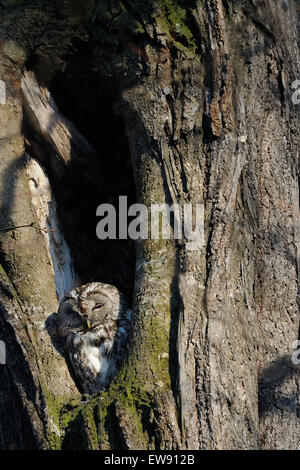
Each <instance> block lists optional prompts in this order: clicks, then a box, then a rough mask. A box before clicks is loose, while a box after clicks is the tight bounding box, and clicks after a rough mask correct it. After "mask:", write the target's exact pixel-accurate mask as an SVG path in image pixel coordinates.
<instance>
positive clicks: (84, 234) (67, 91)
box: [24, 45, 136, 301]
mask: <svg viewBox="0 0 300 470" xmlns="http://www.w3.org/2000/svg"><path fill="white" fill-rule="evenodd" d="M91 62H92V61H91V59H90V54H89V46H88V45H86V46H84V47H81V48H79V50H78V51H77V53H76V54H75V55H74V54H73V55H72V56H70V57H69V58H67V60H66V67H65V69H64V70H63V71H61V72H59V73H57V74H56V75H55V77H54V78H52V80H51V82H50V86H49V89H50V92H51V94H52V96H53V98H54V100H55V102H56V104H57V106H58V108H59V111H60V113H61V114H62V115H63V116H64V117H66V118H67V119H68V120H69V121H71V122H72V123H73V124H74V125H75V126H76V128H77V130H78V131H79V132H80V133H81V134H82V135H83V136H84V137H85V138H86V139H87V140H88V142H89V143H90V144H92V145H93V147H94V149H95V150H96V154H97V158H96V162H95V164H93V165H89V164H88V163H87V162H85V161H84V159H83V161H81V162H74V164H72V170H70V172H66V174H65V175H64V176H63V177H62V178H60V179H59V178H57V176H56V177H55V178H53V175H52V179H51V170H50V171H49V172H50V175H49V176H50V179H51V184H52V187H53V188H54V195H55V198H56V201H57V204H58V209H59V215H60V219H61V222H62V226H63V229H64V234H65V237H66V239H67V242H68V244H69V247H70V249H71V252H72V256H73V260H74V265H75V268H76V271H77V273H78V274H79V276H80V280H81V283H82V284H84V283H88V282H94V281H100V282H106V283H109V284H113V285H115V286H116V287H118V288H119V289H120V290H121V291H122V292H124V294H125V295H126V296H127V298H128V300H129V301H131V300H132V294H133V287H134V274H135V244H134V242H133V241H132V240H130V239H127V240H118V239H117V240H109V239H107V240H99V239H98V238H97V236H96V225H97V223H98V222H99V221H100V218H99V217H96V209H97V207H98V206H99V205H100V204H103V203H110V204H112V205H114V206H115V208H116V211H117V220H118V206H119V196H127V197H128V207H129V206H130V205H131V204H134V203H135V202H136V193H135V183H134V176H133V165H132V160H131V156H130V151H129V144H128V140H127V136H126V133H125V127H124V123H123V121H122V118H121V117H120V116H118V115H117V114H116V113H115V111H114V103H115V96H114V92H113V91H112V87H111V84H110V83H107V82H105V81H104V80H103V79H101V77H99V74H98V73H97V72H95V71H94V70H93V64H92V63H91ZM28 66H29V67H30V69H32V70H34V71H35V73H36V76H37V78H38V80H39V82H40V83H41V82H42V81H43V80H45V77H47V74H48V71H47V70H44V69H43V68H41V66H40V64H39V66H38V67H37V66H36V64H35V61H34V59H31V60H30V62H29V63H28ZM24 129H25V134H27V139H28V140H29V141H30V139H34V138H35V136H34V135H33V134H32V130H31V129H29V128H28V127H27V128H26V123H25V126H24ZM46 166H47V165H46ZM46 169H47V170H48V168H46ZM49 172H48V173H49ZM117 237H118V230H117Z"/></svg>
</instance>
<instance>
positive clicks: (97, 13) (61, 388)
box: [0, 0, 300, 450]
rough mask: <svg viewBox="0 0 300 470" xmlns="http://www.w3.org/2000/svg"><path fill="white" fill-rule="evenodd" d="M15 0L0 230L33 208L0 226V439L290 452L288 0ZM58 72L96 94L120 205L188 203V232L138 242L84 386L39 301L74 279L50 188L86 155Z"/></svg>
mask: <svg viewBox="0 0 300 470" xmlns="http://www.w3.org/2000/svg"><path fill="white" fill-rule="evenodd" d="M31 3H32V5H28V2H14V1H7V2H6V1H2V2H1V3H0V12H1V20H0V33H1V42H0V79H1V80H3V81H4V83H5V85H6V103H5V104H4V105H0V139H1V141H0V178H1V186H0V187H1V196H0V197H1V199H0V200H1V211H0V229H5V228H13V227H16V226H19V225H23V224H28V225H30V224H31V223H32V222H33V221H35V222H36V223H35V224H33V225H31V226H28V227H25V228H22V229H13V230H7V231H6V232H1V234H0V237H1V238H0V243H1V245H0V261H1V271H0V325H1V330H0V339H1V340H3V341H5V343H6V347H7V363H6V365H2V366H1V365H0V378H1V380H0V447H1V448H14V449H16V448H22V449H25V448H26V449H28V448H34V449H38V448H42V449H53V448H57V449H70V448H71V449H74V448H87V449H120V448H122V449H132V450H137V449H189V450H197V449H297V448H299V439H300V422H299V369H298V368H297V367H296V366H295V365H294V364H293V363H292V360H291V355H292V353H293V346H292V345H293V343H294V342H295V341H296V340H297V339H298V331H299V307H298V273H299V255H298V250H299V243H300V240H299V184H298V174H299V173H298V144H299V131H298V129H299V105H295V104H294V103H293V100H292V94H293V92H294V90H293V87H292V84H293V82H294V81H295V80H297V79H299V77H298V75H297V74H298V73H299V50H298V43H299V41H298V36H297V34H298V31H297V15H299V8H298V9H297V5H296V2H294V1H293V0H285V1H282V2H278V1H275V0H251V1H247V2H246V1H245V2H244V1H231V2H229V1H226V0H224V1H221V0H203V1H200V0H189V1H181V0H173V1H169V0H166V1H155V2H154V1H153V2H143V1H139V2H138V1H135V0H126V1H123V2H120V3H119V2H118V1H110V0H107V2H101V1H99V2H97V1H90V2H84V3H85V4H84V5H83V3H81V2H76V8H75V7H74V5H73V3H72V2H68V1H65V2H62V3H59V4H58V2H53V1H51V2H44V3H43V7H42V6H41V2H39V1H33V2H31ZM45 3H46V6H45ZM72 5H73V6H72ZM58 9H59V14H58ZM37 19H38V21H37ZM58 43H59V44H60V45H61V47H59V48H58V47H57V44H58ZM84 45H87V46H84ZM75 46H76V47H78V50H77V51H76V48H75ZM84 47H87V50H88V51H89V55H88V56H85V54H84V53H82V50H83V51H86V49H84ZM78 51H79V52H78ZM76 54H77V55H76ZM80 54H82V55H81V56H80ZM74 56H75V59H74ZM79 56H80V57H79ZM76 57H79V59H78V60H79V62H78V63H79V64H80V67H78V68H76V65H74V64H78V63H77V62H76V60H77V59H76ZM51 58H52V59H51ZM27 70H29V71H30V72H29V73H28V72H27ZM70 71H71V83H72V80H73V75H72V74H74V83H75V81H76V80H77V78H76V73H77V75H78V77H81V76H83V77H84V79H86V77H93V78H92V80H94V81H95V83H96V84H98V83H99V87H103V88H105V90H107V93H108V95H109V96H110V98H109V99H110V100H111V102H110V106H111V110H113V114H114V116H116V117H114V119H116V121H113V122H117V119H118V120H121V121H122V126H124V135H125V136H126V142H127V145H128V147H129V153H130V159H131V162H132V163H131V164H132V166H133V169H134V182H135V191H136V195H135V196H136V201H137V202H138V203H143V204H145V205H146V206H147V207H150V206H151V204H162V203H168V204H174V203H178V204H181V205H183V204H185V203H192V204H194V205H195V204H197V203H198V204H199V203H200V204H204V206H205V243H204V246H203V247H202V248H199V249H198V250H189V245H188V243H187V240H185V239H183V240H175V241H172V240H140V241H138V242H137V243H136V267H135V280H134V295H133V307H134V326H133V334H132V338H131V341H130V344H129V346H128V351H127V355H126V359H125V361H124V364H123V367H122V369H121V371H120V372H119V374H118V376H117V378H116V379H115V380H114V382H113V383H112V385H111V386H110V388H109V390H108V391H107V392H99V394H97V395H96V396H94V397H91V399H89V400H88V401H87V402H86V401H85V400H83V401H82V400H81V394H80V392H79V390H78V388H77V386H76V383H75V381H74V377H73V374H72V370H71V369H70V368H69V365H68V363H67V361H66V359H65V356H64V351H63V346H62V345H61V344H60V343H59V341H58V339H57V338H56V335H55V324H54V323H55V322H54V320H53V318H54V316H53V315H52V314H53V313H54V312H56V311H57V308H58V300H59V299H60V298H61V295H62V294H63V293H64V291H66V290H67V289H68V288H71V287H73V286H74V285H76V284H78V283H80V282H83V280H84V279H85V276H86V271H85V269H86V268H84V269H83V267H82V266H81V261H80V258H79V257H78V246H77V245H76V240H74V238H76V235H75V236H73V238H72V236H71V235H68V231H67V229H66V220H67V225H68V226H69V229H71V230H72V229H75V227H77V226H76V225H75V223H74V217H75V215H76V214H77V213H76V214H75V209H74V213H72V214H71V215H70V214H69V215H68V210H69V206H68V205H67V204H69V202H68V201H67V197H68V198H69V199H70V201H71V202H72V201H74V199H72V198H73V197H75V194H74V191H73V192H72V191H68V187H67V189H66V184H67V185H68V184H71V183H72V182H73V181H74V179H75V181H77V179H76V178H78V175H80V174H82V175H83V176H82V180H83V181H84V182H82V186H80V185H79V188H78V191H79V192H80V193H81V195H82V196H83V195H84V192H85V190H86V188H87V187H88V186H90V185H93V184H94V185H95V186H96V185H97V184H98V180H97V177H98V176H95V173H96V172H97V165H98V163H97V158H99V159H100V153H99V147H97V145H96V144H95V146H94V148H93V136H92V134H91V136H90V135H88V136H87V135H84V137H83V135H82V133H81V132H82V131H81V125H83V124H82V121H83V119H82V118H81V120H80V118H79V117H78V116H76V121H77V122H76V123H70V119H69V116H67V115H66V116H65V117H64V116H63V110H62V109H58V108H57V107H56V105H54V98H53V97H52V95H51V94H52V91H53V93H54V95H55V93H56V94H57V95H59V93H57V92H56V91H55V90H56V88H55V86H56V85H55V84H56V83H57V81H56V80H57V77H61V76H64V77H66V76H68V73H70ZM85 74H86V75H85ZM78 80H79V83H80V84H82V83H84V82H82V81H80V79H79V78H78ZM21 83H23V86H21ZM88 86H89V85H87V86H86V88H88ZM74 87H75V84H74ZM22 89H23V91H22ZM79 89H80V87H79ZM78 100H79V101H80V96H78ZM22 103H23V106H22ZM58 106H59V104H58ZM74 106H75V103H74ZM70 109H71V108H70ZM70 109H69V108H68V110H67V111H66V113H67V114H69V115H72V111H70ZM89 109H91V108H89ZM105 109H106V108H105ZM94 111H95V110H94ZM96 111H97V116H99V120H100V126H103V125H104V124H103V123H104V121H105V118H106V116H103V115H101V113H103V111H102V110H101V109H98V108H97V110H96ZM45 116H46V119H45ZM94 116H95V114H93V115H92V116H91V118H90V119H91V121H92V119H93V118H94ZM86 119H88V118H86ZM50 121H51V122H50ZM49 122H50V124H51V125H50V124H49ZM118 122H119V121H118ZM93 125H94V124H93ZM77 126H78V127H77ZM91 126H92V124H91ZM118 129H119V128H118ZM85 133H86V134H88V133H89V131H88V130H86V129H85ZM111 136H113V133H111ZM118 137H119V139H121V137H120V135H117V136H115V138H116V139H117V138H118ZM89 138H90V143H89V142H88V140H89ZM111 145H113V142H111ZM97 152H98V153H97ZM101 158H102V159H104V163H103V166H102V167H101V168H104V170H105V168H107V167H106V166H105V165H106V161H105V159H109V158H110V157H109V155H107V156H105V155H104V156H102V157H101ZM124 158H125V157H124ZM78 161H79V162H80V163H78ZM120 164H121V163H120ZM83 167H84V168H85V173H84V174H83V173H81V172H82V168H83ZM104 170H103V171H104ZM117 176H118V175H117V174H116V176H115V178H117ZM110 177H111V178H112V180H113V178H114V175H110ZM104 180H105V175H104V177H103V180H101V181H104ZM103 184H104V183H103ZM70 187H72V186H70ZM120 187H121V186H120ZM120 191H121V189H120ZM66 192H67V194H68V196H67V197H66V196H65V194H66ZM75 192H76V191H75ZM119 194H120V195H122V193H121V192H119ZM82 200H83V202H82V204H83V209H82V210H81V209H79V212H78V214H79V218H80V217H81V218H82V217H83V215H82V214H83V213H84V211H85V210H86V209H85V207H84V197H83V199H82ZM99 202H100V201H99ZM95 204H97V201H96V202H95ZM84 220H85V219H84ZM84 220H83V219H82V223H83V224H84V223H85V222H84ZM82 226H83V225H81V227H82ZM53 227H54V229H55V231H54V232H51V230H52V229H53ZM41 229H43V230H41ZM93 236H94V237H95V236H96V235H95V234H94V235H93ZM82 240H85V239H82ZM86 240H88V239H86ZM99 243H101V242H99ZM98 246H99V245H97V247H98ZM114 246H116V245H114ZM81 247H82V250H83V252H84V253H85V251H84V250H87V251H88V250H89V248H90V249H93V248H92V247H93V245H92V244H91V245H90V247H89V245H88V243H85V242H84V243H82V244H81ZM99 249H100V250H101V247H100V248H99ZM126 250H127V245H126ZM101 256H102V255H101ZM103 259H104V258H103ZM126 259H127V258H126ZM100 260H101V258H100ZM124 260H125V258H124ZM122 263H123V264H122V266H121V267H122V269H120V271H122V270H124V273H125V274H124V276H123V275H122V276H121V274H120V278H116V279H117V281H116V282H119V284H120V286H121V287H122V286H123V285H124V284H126V279H129V281H128V283H129V284H130V282H131V281H130V279H131V277H130V276H131V274H130V273H129V274H128V273H127V274H126V266H127V264H126V261H124V262H123V261H122ZM100 264H101V263H100ZM102 264H103V263H102ZM103 266H104V267H103ZM103 266H101V267H99V271H97V270H96V269H94V266H92V265H91V269H92V270H94V271H93V273H95V274H93V275H95V276H96V275H97V273H98V275H99V277H101V279H99V280H105V279H102V277H105V269H107V270H108V271H107V272H108V273H110V271H109V269H110V268H109V266H108V263H107V266H105V263H104V264H103ZM123 268H124V269H123ZM101 269H102V271H101ZM128 270H129V271H130V265H129V264H128ZM122 272H123V271H122ZM109 276H113V274H109V275H108V278H109ZM126 276H127V277H126ZM109 279H110V278H109ZM112 279H113V277H112ZM94 280H95V279H94ZM96 280H97V279H96ZM129 290H130V289H129ZM8 409H12V410H13V418H12V419H11V420H9V419H8V413H7V410H8Z"/></svg>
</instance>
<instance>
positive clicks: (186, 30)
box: [160, 0, 197, 53]
mask: <svg viewBox="0 0 300 470" xmlns="http://www.w3.org/2000/svg"><path fill="white" fill-rule="evenodd" d="M160 3H161V11H162V15H161V23H162V26H163V28H164V30H165V32H166V33H167V34H168V36H169V37H170V38H171V39H172V40H173V41H174V43H175V45H176V47H177V48H178V49H179V50H182V51H184V52H187V51H189V52H192V53H194V52H195V51H196V49H197V45H196V41H195V37H194V34H193V32H192V31H191V29H190V26H189V24H190V18H189V17H188V15H189V11H190V7H189V6H187V5H186V4H184V5H182V4H181V2H180V1H179V0H175V1H174V0H160Z"/></svg>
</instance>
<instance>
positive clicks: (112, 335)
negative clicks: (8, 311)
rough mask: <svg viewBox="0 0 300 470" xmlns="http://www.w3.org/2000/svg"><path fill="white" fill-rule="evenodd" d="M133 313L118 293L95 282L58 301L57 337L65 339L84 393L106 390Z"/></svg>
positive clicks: (118, 361) (124, 341)
mask: <svg viewBox="0 0 300 470" xmlns="http://www.w3.org/2000/svg"><path fill="white" fill-rule="evenodd" d="M131 316H132V310H131V309H130V308H128V305H127V302H126V299H125V298H124V296H123V295H122V294H121V293H120V292H119V290H118V289H117V288H116V287H114V286H111V285H109V284H102V283H100V282H94V283H90V284H86V285H84V286H80V287H77V288H75V289H73V290H72V291H71V292H70V293H69V294H67V295H66V296H65V297H64V298H63V299H62V301H61V303H60V306H59V310H58V314H57V319H56V323H57V333H58V335H59V336H61V337H63V338H65V347H66V351H67V352H68V354H69V357H70V361H71V364H72V366H73V369H74V372H75V374H76V376H77V377H78V380H79V381H80V384H81V386H82V389H83V391H84V392H85V393H88V394H94V393H96V392H97V391H98V390H100V389H105V388H107V387H108V386H109V384H110V383H111V381H112V380H113V378H114V376H115V375H116V372H117V371H118V369H119V367H120V364H121V361H122V358H123V356H124V352H125V347H126V344H127V341H128V336H129V333H130V329H131Z"/></svg>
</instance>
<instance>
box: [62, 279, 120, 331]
mask: <svg viewBox="0 0 300 470" xmlns="http://www.w3.org/2000/svg"><path fill="white" fill-rule="evenodd" d="M125 304H126V302H125V299H124V297H123V295H122V294H121V293H120V292H119V291H118V289H117V288H116V287H114V286H111V285H109V284H102V283H100V282H94V283H90V284H86V285H84V286H80V287H76V288H75V289H73V290H72V291H71V292H70V293H69V294H67V295H66V296H65V297H64V298H63V299H62V301H61V303H60V306H59V310H58V314H57V319H56V324H57V332H58V334H59V336H62V337H68V336H69V335H70V334H76V333H79V332H82V333H85V332H86V333H87V332H92V331H94V330H96V329H97V328H99V327H100V326H102V325H104V324H108V323H109V322H111V321H113V322H114V321H117V319H118V316H119V312H120V309H121V308H122V306H125Z"/></svg>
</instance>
